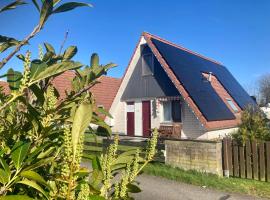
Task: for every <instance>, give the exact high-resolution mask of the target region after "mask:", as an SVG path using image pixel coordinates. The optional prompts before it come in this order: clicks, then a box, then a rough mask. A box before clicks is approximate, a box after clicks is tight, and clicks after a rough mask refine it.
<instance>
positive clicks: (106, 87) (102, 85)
mask: <svg viewBox="0 0 270 200" xmlns="http://www.w3.org/2000/svg"><path fill="white" fill-rule="evenodd" d="M74 76H75V73H74V72H73V71H66V72H64V73H62V74H60V75H59V76H57V77H55V78H54V79H53V80H52V84H53V86H54V87H55V88H56V90H57V91H58V93H59V99H64V98H65V97H66V92H68V91H70V90H71V80H72V79H73V78H74ZM98 81H99V83H97V84H96V85H94V86H93V87H92V88H91V89H90V91H91V92H92V94H93V96H94V98H95V101H96V105H97V106H102V107H104V108H105V109H106V110H109V109H110V107H111V104H112V102H113V99H114V97H115V95H116V93H117V90H118V88H119V86H120V82H121V79H118V78H113V77H109V76H101V77H100V78H99V79H98ZM0 86H2V87H3V88H4V92H5V94H8V93H10V89H9V86H8V83H7V82H5V81H0Z"/></svg>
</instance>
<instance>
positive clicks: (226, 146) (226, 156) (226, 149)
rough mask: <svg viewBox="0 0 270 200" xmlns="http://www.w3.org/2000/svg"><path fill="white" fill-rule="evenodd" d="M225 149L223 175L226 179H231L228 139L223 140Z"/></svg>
mask: <svg viewBox="0 0 270 200" xmlns="http://www.w3.org/2000/svg"><path fill="white" fill-rule="evenodd" d="M222 147H223V148H222V149H223V174H224V176H225V177H229V176H230V173H229V164H228V138H224V139H223V140H222Z"/></svg>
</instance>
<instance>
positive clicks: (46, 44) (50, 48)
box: [44, 42, 55, 54]
mask: <svg viewBox="0 0 270 200" xmlns="http://www.w3.org/2000/svg"><path fill="white" fill-rule="evenodd" d="M44 46H45V48H46V51H49V52H52V53H54V54H55V50H54V48H53V46H52V45H50V44H49V43H46V42H45V43H44Z"/></svg>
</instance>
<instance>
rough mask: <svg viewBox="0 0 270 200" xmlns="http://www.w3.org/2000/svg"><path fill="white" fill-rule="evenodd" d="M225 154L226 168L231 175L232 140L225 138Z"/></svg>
mask: <svg viewBox="0 0 270 200" xmlns="http://www.w3.org/2000/svg"><path fill="white" fill-rule="evenodd" d="M227 150H228V151H227V154H228V168H229V174H230V176H233V162H232V157H233V156H232V140H231V138H227Z"/></svg>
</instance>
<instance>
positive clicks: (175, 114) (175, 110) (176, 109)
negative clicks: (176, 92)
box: [172, 101, 181, 122]
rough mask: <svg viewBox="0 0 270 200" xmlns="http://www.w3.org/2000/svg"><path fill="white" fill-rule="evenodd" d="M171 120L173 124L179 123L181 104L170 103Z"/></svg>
mask: <svg viewBox="0 0 270 200" xmlns="http://www.w3.org/2000/svg"><path fill="white" fill-rule="evenodd" d="M172 119H173V121H174V122H181V103H180V101H172Z"/></svg>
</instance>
